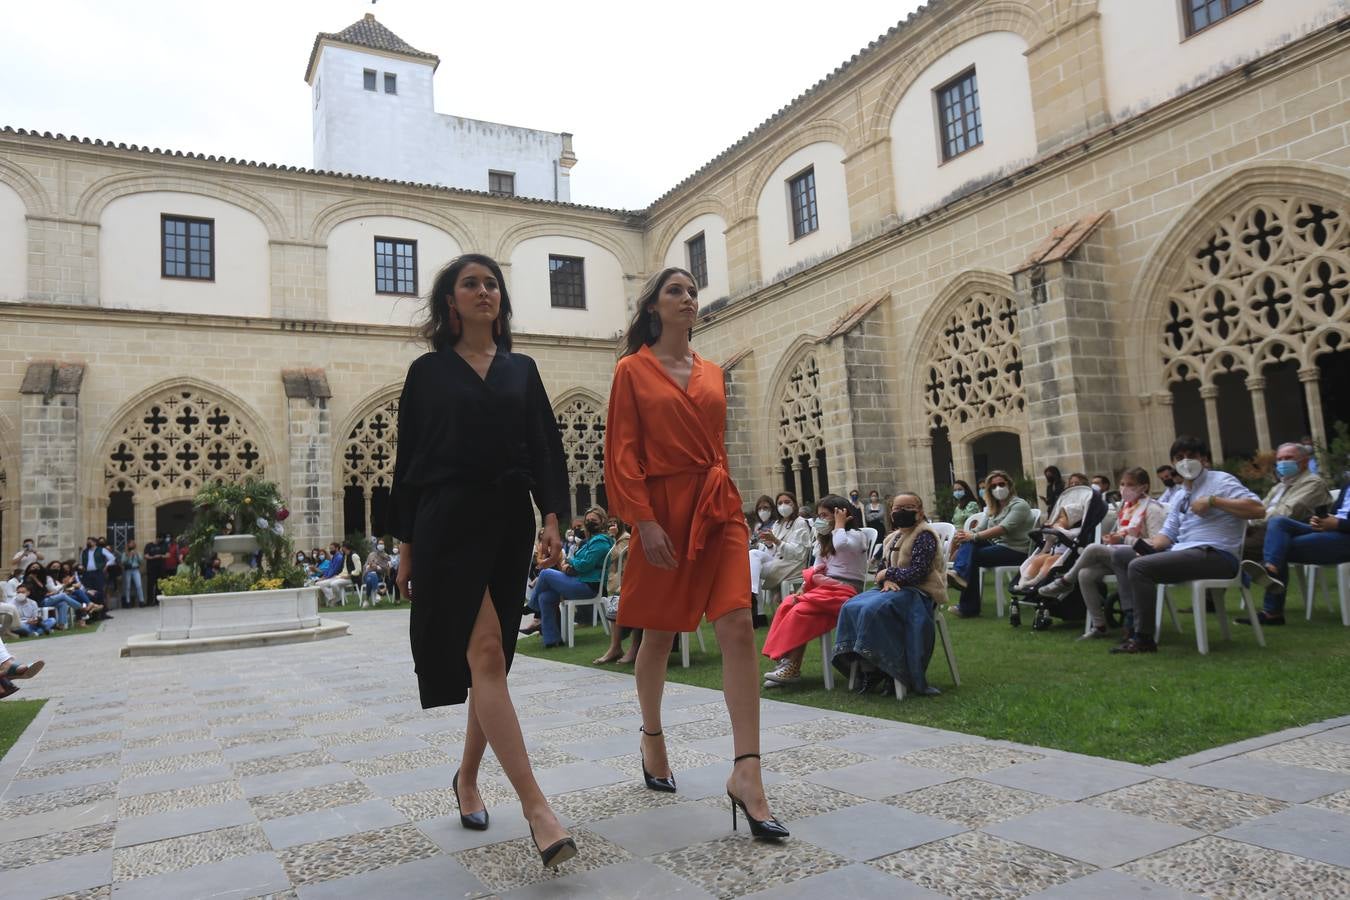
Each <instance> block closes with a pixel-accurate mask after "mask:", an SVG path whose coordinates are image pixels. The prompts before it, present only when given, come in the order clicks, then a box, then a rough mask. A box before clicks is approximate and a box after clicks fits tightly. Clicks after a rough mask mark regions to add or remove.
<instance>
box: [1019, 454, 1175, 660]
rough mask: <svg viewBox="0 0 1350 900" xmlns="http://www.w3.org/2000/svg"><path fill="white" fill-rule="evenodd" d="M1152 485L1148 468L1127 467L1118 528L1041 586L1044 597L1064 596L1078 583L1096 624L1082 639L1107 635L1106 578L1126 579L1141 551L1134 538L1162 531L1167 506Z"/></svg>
mask: <svg viewBox="0 0 1350 900" xmlns="http://www.w3.org/2000/svg"><path fill="white" fill-rule="evenodd" d="M1148 488H1149V483H1148V472H1147V471H1146V470H1145V469H1141V468H1133V469H1126V470H1125V472H1124V473H1123V474H1122V475H1121V476H1120V496H1121V507H1120V515H1119V517H1118V518H1117V519H1116V527H1115V530H1113V531H1110V532H1107V533H1106V534H1103V535H1102V542H1101V543H1100V544H1090V545H1088V546H1087V547H1085V548H1083V551H1082V553H1080V554H1079V556H1078V561H1077V562H1075V563H1074V564H1073V567H1072V568H1070V569H1069V571H1067V572H1065V573H1064V574H1063V575H1060V576H1059V577H1058V578H1055V579H1053V580H1052V581H1051V582H1050V583H1049V584H1046V585H1043V586H1042V587H1041V589H1040V594H1041V596H1042V597H1062V596H1064V595H1065V594H1068V593H1069V592H1070V591H1072V590H1073V588H1074V585H1075V584H1076V585H1077V586H1078V588H1079V590H1081V591H1082V593H1083V603H1084V605H1086V606H1087V612H1088V618H1089V619H1090V620H1091V622H1092V628H1091V629H1090V630H1089V631H1087V632H1086V633H1085V634H1084V635H1083V638H1081V639H1091V638H1104V637H1106V636H1107V635H1106V613H1105V612H1104V600H1103V597H1102V591H1103V587H1104V581H1103V579H1105V578H1106V576H1107V575H1115V576H1116V581H1117V582H1121V581H1124V580H1125V577H1126V567H1127V566H1129V564H1130V560H1132V559H1134V558H1135V557H1136V556H1138V555H1139V554H1138V553H1137V552H1135V549H1134V542H1135V541H1137V540H1140V539H1141V538H1143V539H1145V540H1147V539H1148V538H1152V537H1154V536H1155V535H1157V534H1160V533H1161V532H1162V526H1163V522H1164V521H1165V520H1166V518H1167V507H1165V506H1163V504H1162V502H1161V501H1158V500H1154V499H1153V498H1152V497H1150V496H1149V494H1148ZM1123 612H1124V614H1125V617H1126V621H1127V622H1129V621H1130V620H1132V619H1133V610H1131V609H1124V610H1123Z"/></svg>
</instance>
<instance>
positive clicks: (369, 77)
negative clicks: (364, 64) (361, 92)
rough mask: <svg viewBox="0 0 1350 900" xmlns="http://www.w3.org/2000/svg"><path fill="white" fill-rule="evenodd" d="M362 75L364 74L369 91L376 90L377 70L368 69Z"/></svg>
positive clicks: (366, 87)
mask: <svg viewBox="0 0 1350 900" xmlns="http://www.w3.org/2000/svg"><path fill="white" fill-rule="evenodd" d="M362 76H363V77H364V79H365V89H366V90H368V91H373V90H375V70H374V69H366V70H365V71H364V72H363V73H362Z"/></svg>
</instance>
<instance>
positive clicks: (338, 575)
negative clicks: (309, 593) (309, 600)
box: [314, 541, 350, 606]
mask: <svg viewBox="0 0 1350 900" xmlns="http://www.w3.org/2000/svg"><path fill="white" fill-rule="evenodd" d="M345 547H346V545H345V544H339V543H338V542H337V541H334V542H333V543H331V544H329V545H328V559H327V561H326V562H325V563H324V565H323V567H322V568H321V569H320V570H319V580H318V581H316V582H314V583H315V585H316V586H317V587H318V588H319V591H320V592H321V594H322V596H323V605H324V606H332V605H333V604H334V603H335V602H337V592H338V590H340V589H341V588H342V587H343V586H345V585H347V584H349V583H350V582H349V581H348V580H347V573H346V571H345V569H344V566H345V565H346V562H347V554H346V553H345V552H344V549H345Z"/></svg>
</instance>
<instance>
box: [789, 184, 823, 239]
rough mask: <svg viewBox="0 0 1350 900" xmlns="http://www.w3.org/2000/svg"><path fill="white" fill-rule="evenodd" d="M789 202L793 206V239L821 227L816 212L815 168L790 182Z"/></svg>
mask: <svg viewBox="0 0 1350 900" xmlns="http://www.w3.org/2000/svg"><path fill="white" fill-rule="evenodd" d="M788 201H789V202H790V203H791V205H792V239H793V240H794V241H795V240H796V239H797V238H800V237H805V236H806V235H808V234H810V233H811V232H813V231H815V230H816V229H818V228H819V227H820V217H819V215H818V212H817V210H816V169H815V167H814V166H812V167H811V168H809V169H807V170H806V171H805V172H802V173H800V174H798V175H794V176H793V177H792V178H790V179H789V180H788Z"/></svg>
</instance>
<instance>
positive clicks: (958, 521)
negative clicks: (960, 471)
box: [952, 478, 1059, 528]
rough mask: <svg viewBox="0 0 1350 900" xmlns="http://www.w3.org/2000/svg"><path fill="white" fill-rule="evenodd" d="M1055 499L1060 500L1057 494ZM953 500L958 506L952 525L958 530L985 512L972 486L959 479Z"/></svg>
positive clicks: (953, 488) (954, 511) (954, 487)
mask: <svg viewBox="0 0 1350 900" xmlns="http://www.w3.org/2000/svg"><path fill="white" fill-rule="evenodd" d="M1055 497H1056V498H1058V497H1059V495H1058V494H1056V495H1055ZM952 499H953V500H955V501H956V505H955V506H954V507H952V524H953V525H955V526H956V527H957V528H965V527H966V523H967V522H969V521H970V517H971V516H978V515H979V514H980V513H981V512H982V511H983V510H984V507H983V506H981V505H980V499H979V498H978V497H976V496H975V492H974V491H972V490H971V489H970V485H968V484H966V483H965V482H964V481H962V480H960V479H959V478H958V479H957V480H956V482H955V483H954V484H953V485H952Z"/></svg>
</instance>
